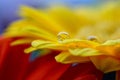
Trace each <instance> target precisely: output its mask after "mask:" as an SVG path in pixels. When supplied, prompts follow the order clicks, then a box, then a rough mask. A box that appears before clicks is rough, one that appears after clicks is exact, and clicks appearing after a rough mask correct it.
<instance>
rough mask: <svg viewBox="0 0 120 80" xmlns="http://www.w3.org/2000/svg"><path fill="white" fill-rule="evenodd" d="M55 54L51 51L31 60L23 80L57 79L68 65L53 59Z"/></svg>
mask: <svg viewBox="0 0 120 80" xmlns="http://www.w3.org/2000/svg"><path fill="white" fill-rule="evenodd" d="M55 55H56V54H52V53H51V54H49V55H46V56H43V57H40V58H38V59H37V60H36V61H35V62H33V63H32V64H31V65H30V66H31V67H30V68H29V69H28V73H27V77H26V79H25V80H58V78H59V77H60V76H61V75H62V74H63V73H64V72H65V71H66V69H67V68H68V67H69V65H64V64H60V63H57V62H56V61H55V59H54V57H55Z"/></svg>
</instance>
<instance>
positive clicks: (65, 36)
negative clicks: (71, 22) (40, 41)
mask: <svg viewBox="0 0 120 80" xmlns="http://www.w3.org/2000/svg"><path fill="white" fill-rule="evenodd" d="M57 38H58V41H59V42H61V41H63V40H65V39H69V38H70V36H69V33H67V32H59V33H58V35H57Z"/></svg>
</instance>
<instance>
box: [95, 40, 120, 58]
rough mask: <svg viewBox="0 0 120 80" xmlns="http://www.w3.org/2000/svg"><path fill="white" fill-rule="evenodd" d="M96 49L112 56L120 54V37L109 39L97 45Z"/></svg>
mask: <svg viewBox="0 0 120 80" xmlns="http://www.w3.org/2000/svg"><path fill="white" fill-rule="evenodd" d="M96 49H98V50H100V51H101V52H103V53H106V54H107V55H111V56H116V57H119V56H120V54H119V53H120V39H118V40H108V41H106V42H105V43H103V44H102V45H99V46H97V47H96Z"/></svg>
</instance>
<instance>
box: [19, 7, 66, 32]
mask: <svg viewBox="0 0 120 80" xmlns="http://www.w3.org/2000/svg"><path fill="white" fill-rule="evenodd" d="M19 14H20V15H21V16H22V17H25V18H27V19H31V20H33V21H35V22H36V23H37V24H41V25H42V26H41V28H44V29H46V30H49V31H52V32H55V33H58V32H59V31H61V30H64V29H62V27H61V26H59V25H58V23H56V22H55V21H54V20H53V19H52V18H51V17H50V16H49V15H47V14H46V13H45V12H44V11H40V10H36V9H34V8H32V7H27V6H22V7H21V11H20V13H19Z"/></svg>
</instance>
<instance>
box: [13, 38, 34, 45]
mask: <svg viewBox="0 0 120 80" xmlns="http://www.w3.org/2000/svg"><path fill="white" fill-rule="evenodd" d="M32 41H33V40H32V39H18V40H15V41H13V42H12V43H11V45H12V46H15V45H20V44H28V43H31V42H32Z"/></svg>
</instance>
